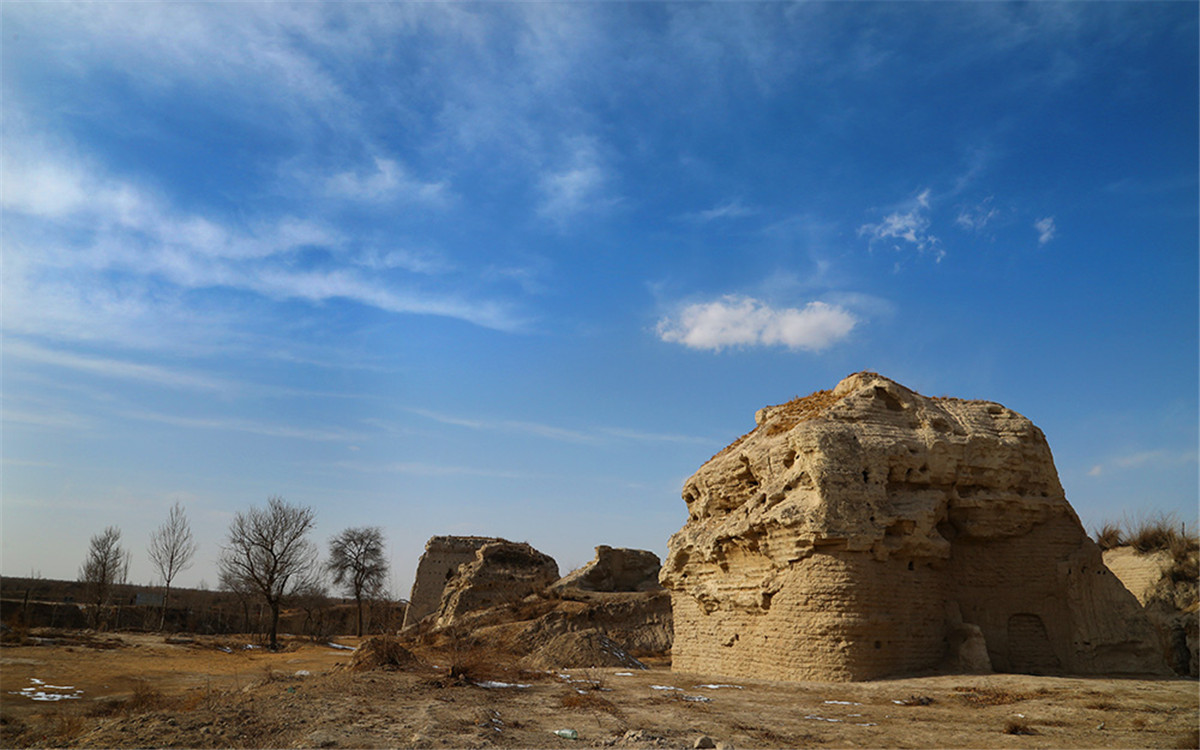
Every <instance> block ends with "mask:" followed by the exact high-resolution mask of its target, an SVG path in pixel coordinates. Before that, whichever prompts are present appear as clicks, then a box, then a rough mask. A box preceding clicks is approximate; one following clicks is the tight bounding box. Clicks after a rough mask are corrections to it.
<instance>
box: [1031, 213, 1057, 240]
mask: <svg viewBox="0 0 1200 750" xmlns="http://www.w3.org/2000/svg"><path fill="white" fill-rule="evenodd" d="M1033 228H1034V229H1036V230H1037V233H1038V244H1039V245H1045V244H1046V243H1047V242H1049V241H1050V240H1052V239H1054V235H1055V234H1056V233H1057V232H1058V227H1056V226H1055V225H1054V217H1053V216H1047V217H1046V218H1044V219H1038V220H1037V221H1035V222H1033Z"/></svg>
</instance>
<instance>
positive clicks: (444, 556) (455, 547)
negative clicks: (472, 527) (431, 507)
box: [404, 536, 501, 628]
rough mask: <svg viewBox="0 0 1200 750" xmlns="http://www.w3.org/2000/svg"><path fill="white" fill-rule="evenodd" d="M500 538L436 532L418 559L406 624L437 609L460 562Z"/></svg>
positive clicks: (472, 556) (419, 619) (421, 618)
mask: <svg viewBox="0 0 1200 750" xmlns="http://www.w3.org/2000/svg"><path fill="white" fill-rule="evenodd" d="M498 541H501V540H500V539H497V538H496V537H490V536H435V537H430V539H429V541H428V542H426V543H425V552H424V553H423V554H422V555H421V559H420V560H419V561H418V562H417V575H416V577H415V579H414V580H413V587H412V595H411V596H410V597H409V602H408V610H407V611H406V612H405V613H404V627H406V628H407V627H409V626H410V625H416V624H417V623H418V622H420V621H421V620H423V619H424V618H426V617H428V616H429V615H431V614H433V613H434V612H437V610H438V607H440V606H441V604H442V592H443V591H444V590H445V588H446V583H447V582H448V581H449V580H450V579H451V578H452V577H453V576H454V574H455V573H457V572H458V566H459V565H462V564H463V563H465V562H470V561H471V560H474V559H475V552H476V550H478V549H479V548H480V547H482V546H483V545H485V544H487V543H489V542H498Z"/></svg>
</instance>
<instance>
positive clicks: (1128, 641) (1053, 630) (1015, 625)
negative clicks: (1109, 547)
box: [661, 373, 1162, 680]
mask: <svg viewBox="0 0 1200 750" xmlns="http://www.w3.org/2000/svg"><path fill="white" fill-rule="evenodd" d="M756 422H757V423H758V424H757V427H756V428H755V430H754V431H753V432H751V433H750V434H748V435H746V436H744V437H743V438H741V439H739V440H738V441H735V443H734V444H732V445H731V446H729V447H728V448H726V449H725V450H724V451H722V452H721V453H720V454H718V455H717V456H715V457H714V458H713V459H711V460H710V461H709V462H708V463H706V464H705V465H704V466H703V467H702V468H701V469H700V471H698V472H697V473H696V474H695V475H694V476H693V477H692V478H691V479H689V480H688V482H687V483H686V484H685V486H684V492H683V495H684V500H685V502H686V503H687V506H688V516H689V517H688V521H687V523H686V524H685V526H684V527H683V529H681V530H680V531H679V532H678V533H677V534H675V535H674V536H673V537H672V538H671V541H670V545H669V554H668V558H667V561H666V562H665V564H664V566H663V571H662V574H661V581H662V583H663V585H664V586H666V587H667V588H669V589H671V590H672V601H673V608H674V622H675V645H674V651H673V666H674V668H676V669H678V670H680V671H692V672H709V673H716V674H726V675H731V676H746V677H753V676H760V677H769V678H775V679H814V680H825V679H840V680H857V679H872V678H877V677H884V676H889V675H897V674H905V673H913V672H920V671H923V670H929V669H936V668H939V667H942V668H945V667H947V666H950V667H953V665H954V664H958V663H963V662H964V661H971V662H972V663H975V664H978V663H979V661H980V660H979V659H977V658H976V659H965V657H964V655H963V654H959V653H955V648H956V646H957V644H958V643H959V642H961V641H962V638H961V635H962V634H963V633H973V634H975V635H976V636H979V635H981V636H982V639H983V641H984V642H985V643H986V653H987V657H988V658H987V659H985V660H983V661H984V662H987V661H990V664H991V666H992V667H994V668H996V669H998V670H1002V671H1019V672H1034V673H1040V672H1047V673H1050V672H1059V671H1064V672H1075V673H1079V672H1084V673H1087V672H1159V671H1161V670H1162V665H1161V661H1160V659H1159V657H1158V656H1157V654H1156V653H1155V651H1156V649H1154V648H1153V646H1152V645H1150V644H1149V643H1148V637H1149V633H1150V631H1149V626H1148V623H1147V622H1146V621H1145V618H1144V616H1143V615H1142V613H1141V612H1140V607H1138V604H1137V602H1136V600H1134V599H1133V597H1132V596H1130V595H1129V593H1128V592H1127V591H1125V589H1124V587H1123V586H1121V585H1120V583H1119V582H1118V581H1117V580H1116V579H1115V577H1114V576H1112V575H1111V573H1109V572H1108V570H1107V569H1106V568H1105V567H1104V566H1103V564H1102V562H1101V560H1100V553H1099V549H1098V548H1096V546H1095V545H1094V544H1093V543H1092V542H1091V540H1089V539H1088V538H1087V535H1086V534H1085V533H1084V531H1083V529H1082V527H1081V526H1080V524H1079V521H1078V519H1077V517H1076V516H1075V513H1074V511H1073V510H1072V509H1071V507H1070V505H1069V504H1068V503H1067V501H1066V498H1065V496H1064V494H1063V491H1062V487H1061V485H1060V484H1059V481H1058V475H1057V472H1056V471H1055V469H1054V463H1053V459H1052V457H1051V455H1050V449H1049V447H1048V445H1047V443H1046V440H1045V437H1044V436H1043V435H1042V433H1041V431H1040V430H1038V429H1037V427H1035V426H1034V425H1033V424H1032V423H1031V422H1030V421H1029V420H1028V419H1025V418H1024V417H1022V416H1020V415H1019V414H1016V413H1015V412H1013V411H1011V410H1009V409H1006V408H1004V407H1003V406H1001V405H999V404H995V403H990V402H983V401H963V400H958V399H928V398H925V397H923V396H920V395H918V394H916V393H914V392H912V391H910V390H908V389H907V388H904V387H903V386H901V385H899V384H897V383H895V382H893V381H891V380H888V379H887V378H884V377H882V376H879V375H876V374H873V373H859V374H857V375H852V376H850V377H849V378H847V379H846V380H844V381H842V382H841V383H840V384H838V386H837V388H836V389H834V390H833V391H823V392H819V393H817V394H813V395H812V396H810V397H807V398H805V399H797V400H795V401H792V402H789V403H788V404H784V405H781V406H778V407H769V408H767V409H763V410H760V411H759V413H758V414H757V415H756ZM973 643H975V644H976V645H978V638H976V639H975V641H973Z"/></svg>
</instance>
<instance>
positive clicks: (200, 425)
mask: <svg viewBox="0 0 1200 750" xmlns="http://www.w3.org/2000/svg"><path fill="white" fill-rule="evenodd" d="M118 415H119V416H122V417H125V418H126V419H136V420H139V421H144V422H157V423H160V424H167V425H171V426H173V427H183V428H185V429H201V430H217V431H220V432H246V433H250V434H252V435H265V436H267V437H278V438H288V439H293V440H312V441H318V442H351V443H352V442H355V441H361V440H362V435H356V434H354V433H349V432H345V431H343V430H336V429H334V430H330V429H321V428H308V427H292V426H290V425H273V424H267V423H264V422H259V421H251V420H247V419H236V418H226V417H184V416H179V415H177V414H160V413H157V412H150V411H127V412H118Z"/></svg>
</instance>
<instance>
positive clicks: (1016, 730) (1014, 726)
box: [1004, 719, 1037, 734]
mask: <svg viewBox="0 0 1200 750" xmlns="http://www.w3.org/2000/svg"><path fill="white" fill-rule="evenodd" d="M1004 733H1005V734H1037V732H1036V731H1035V730H1034V728H1033V727H1031V726H1029V725H1028V724H1026V723H1025V722H1023V721H1019V720H1017V719H1009V720H1008V722H1007V723H1006V724H1005V725H1004Z"/></svg>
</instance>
